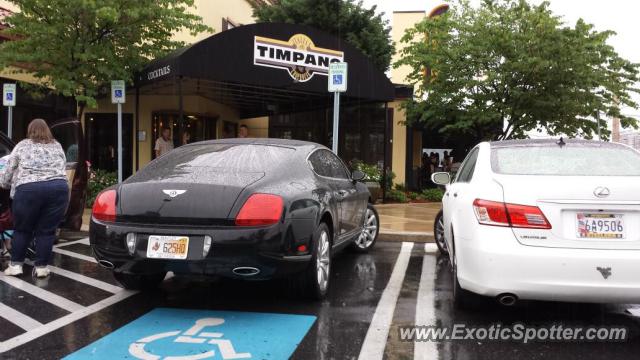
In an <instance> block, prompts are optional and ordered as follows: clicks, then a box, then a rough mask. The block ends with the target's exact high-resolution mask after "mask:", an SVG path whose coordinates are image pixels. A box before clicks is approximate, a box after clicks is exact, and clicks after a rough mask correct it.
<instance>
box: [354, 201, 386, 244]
mask: <svg viewBox="0 0 640 360" xmlns="http://www.w3.org/2000/svg"><path fill="white" fill-rule="evenodd" d="M379 232H380V218H379V217H378V211H377V210H376V208H375V207H374V206H373V205H372V204H368V205H367V211H366V212H365V215H364V224H363V226H362V231H361V232H360V235H358V238H356V240H355V241H354V243H353V249H354V250H356V251H357V252H367V251H369V249H371V248H372V247H373V245H374V244H375V243H376V240H377V239H378V233H379Z"/></svg>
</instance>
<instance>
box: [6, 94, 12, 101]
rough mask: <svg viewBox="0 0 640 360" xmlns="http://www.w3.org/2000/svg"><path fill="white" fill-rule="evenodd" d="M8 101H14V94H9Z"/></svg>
mask: <svg viewBox="0 0 640 360" xmlns="http://www.w3.org/2000/svg"><path fill="white" fill-rule="evenodd" d="M7 101H13V94H12V93H8V94H7Z"/></svg>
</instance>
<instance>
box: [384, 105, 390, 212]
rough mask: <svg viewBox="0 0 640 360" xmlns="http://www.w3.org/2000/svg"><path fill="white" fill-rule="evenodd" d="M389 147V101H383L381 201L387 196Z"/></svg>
mask: <svg viewBox="0 0 640 360" xmlns="http://www.w3.org/2000/svg"><path fill="white" fill-rule="evenodd" d="M388 147H389V103H387V102H385V103H384V148H383V151H384V155H383V157H384V159H383V161H382V201H384V199H385V198H386V197H387V167H388V166H389V164H388V162H387V157H388V156H389V154H388V149H387V148H388Z"/></svg>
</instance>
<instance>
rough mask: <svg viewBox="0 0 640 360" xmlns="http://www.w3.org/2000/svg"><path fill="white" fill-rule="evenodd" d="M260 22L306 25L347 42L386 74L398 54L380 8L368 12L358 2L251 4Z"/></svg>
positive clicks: (276, 0)
mask: <svg viewBox="0 0 640 360" xmlns="http://www.w3.org/2000/svg"><path fill="white" fill-rule="evenodd" d="M250 2H251V4H252V6H253V16H254V17H255V18H256V19H257V21H258V22H280V23H288V24H302V25H308V26H312V27H315V28H317V29H320V30H323V31H326V32H328V33H329V34H333V35H335V36H338V37H340V38H342V39H345V40H346V41H347V42H348V43H349V44H351V45H353V46H355V47H356V48H357V49H359V50H360V51H362V52H363V53H364V54H365V55H367V56H368V57H369V59H371V61H372V62H373V63H374V64H375V65H376V66H377V67H378V68H379V69H382V70H386V69H387V68H389V64H390V63H391V56H392V55H393V52H394V47H393V43H392V41H391V36H390V32H391V28H390V27H389V26H388V24H387V21H385V20H383V19H382V15H381V14H376V7H375V6H373V7H372V8H371V9H365V8H364V7H363V5H362V1H359V2H355V1H354V0H346V1H345V0H272V1H270V3H268V2H265V1H263V0H252V1H250Z"/></svg>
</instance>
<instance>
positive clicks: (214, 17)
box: [174, 0, 255, 44]
mask: <svg viewBox="0 0 640 360" xmlns="http://www.w3.org/2000/svg"><path fill="white" fill-rule="evenodd" d="M191 12H192V13H194V14H196V15H199V16H200V17H202V22H203V23H204V24H205V25H207V26H209V27H211V28H213V32H203V33H200V34H198V35H196V36H193V35H191V34H189V33H188V32H186V31H181V32H179V33H176V34H175V35H174V39H176V40H180V41H184V42H186V43H187V44H191V43H194V42H197V41H200V40H202V39H204V38H207V37H209V36H211V35H212V34H215V33H219V32H220V31H222V19H229V20H231V21H232V22H233V23H235V24H238V25H246V24H253V23H254V22H255V20H254V18H253V9H252V8H251V5H249V3H248V2H247V1H246V0H195V3H194V8H192V9H191Z"/></svg>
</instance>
